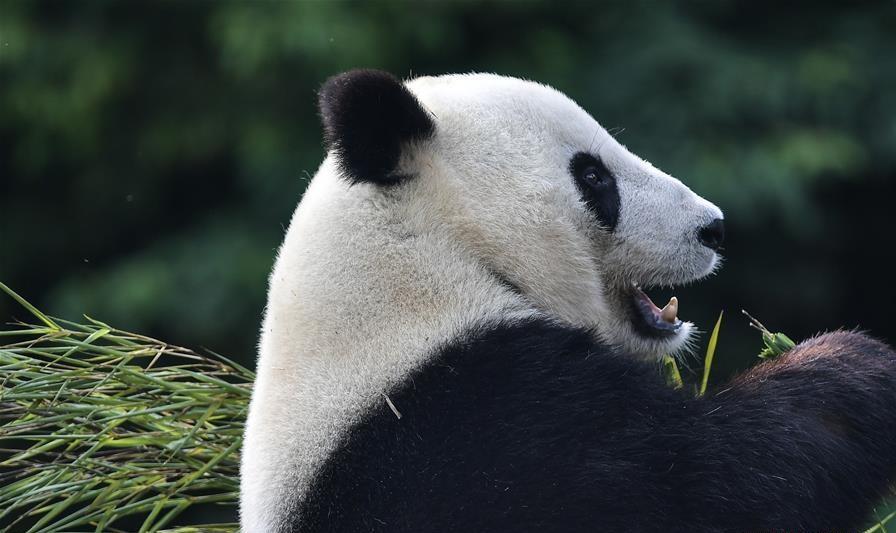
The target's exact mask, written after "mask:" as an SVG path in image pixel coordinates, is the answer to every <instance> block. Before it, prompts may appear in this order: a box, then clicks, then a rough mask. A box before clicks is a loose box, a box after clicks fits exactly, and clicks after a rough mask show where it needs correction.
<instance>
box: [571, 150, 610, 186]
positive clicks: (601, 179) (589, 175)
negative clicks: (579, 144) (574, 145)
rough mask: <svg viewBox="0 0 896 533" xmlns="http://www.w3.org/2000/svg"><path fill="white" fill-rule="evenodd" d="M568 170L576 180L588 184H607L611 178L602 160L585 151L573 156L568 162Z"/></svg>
mask: <svg viewBox="0 0 896 533" xmlns="http://www.w3.org/2000/svg"><path fill="white" fill-rule="evenodd" d="M569 170H570V172H571V173H572V175H573V176H575V178H576V180H579V181H584V182H585V183H587V184H589V185H601V184H607V183H609V182H610V181H611V180H612V175H610V171H609V170H608V169H607V167H606V166H604V164H603V162H601V161H600V160H599V159H597V158H596V157H594V156H593V155H591V154H588V153H585V152H579V153H577V154H576V155H574V156H573V158H572V160H571V161H570V162H569Z"/></svg>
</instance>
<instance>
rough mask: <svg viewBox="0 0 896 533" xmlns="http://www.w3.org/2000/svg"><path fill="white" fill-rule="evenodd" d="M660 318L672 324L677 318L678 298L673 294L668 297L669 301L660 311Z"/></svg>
mask: <svg viewBox="0 0 896 533" xmlns="http://www.w3.org/2000/svg"><path fill="white" fill-rule="evenodd" d="M660 318H662V319H663V321H665V322H668V323H670V324H674V323H675V321H676V320H678V298H676V297H674V296H673V297H672V298H669V303H667V304H666V307H663V310H662V311H660Z"/></svg>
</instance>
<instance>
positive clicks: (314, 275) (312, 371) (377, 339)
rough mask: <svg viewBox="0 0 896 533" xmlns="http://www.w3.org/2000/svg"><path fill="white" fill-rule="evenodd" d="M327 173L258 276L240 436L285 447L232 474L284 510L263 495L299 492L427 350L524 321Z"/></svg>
mask: <svg viewBox="0 0 896 533" xmlns="http://www.w3.org/2000/svg"><path fill="white" fill-rule="evenodd" d="M327 165H328V163H325V164H324V166H323V167H322V169H321V171H320V172H319V174H318V176H317V177H316V178H315V179H314V180H313V181H312V183H311V185H310V186H309V188H308V191H307V192H306V194H305V197H304V198H303V200H302V202H301V203H300V205H299V207H298V209H297V210H296V212H295V214H294V216H293V219H292V222H291V224H290V228H289V231H288V232H287V236H286V239H285V241H284V244H283V246H282V247H281V249H280V252H279V255H278V258H277V261H276V265H275V267H274V270H273V273H272V274H271V277H270V288H269V294H268V306H267V311H266V316H265V320H264V324H263V330H262V335H261V344H260V350H259V365H258V368H259V373H258V377H257V381H256V390H255V393H254V395H253V400H252V401H253V406H252V410H251V412H252V416H251V417H250V420H249V422H248V423H249V425H250V426H255V428H254V429H255V430H253V431H251V432H248V435H250V436H251V435H264V434H282V433H284V432H285V433H288V434H290V435H292V436H293V439H292V443H293V447H292V448H291V449H288V450H287V449H282V447H281V448H275V447H273V446H268V445H267V444H266V443H264V442H253V443H248V442H247V446H251V447H252V449H253V450H255V451H256V452H255V453H253V457H247V458H246V459H245V460H244V465H243V470H244V479H243V482H244V483H246V484H247V485H252V484H258V485H259V486H265V487H268V490H267V493H268V494H269V496H268V501H269V502H276V501H278V500H283V501H285V500H286V499H285V498H277V497H276V495H270V490H269V488H270V487H292V488H293V489H294V488H295V487H298V488H299V490H300V491H301V490H303V488H304V487H306V484H307V482H308V481H309V479H310V477H311V476H312V475H313V474H314V472H315V470H316V468H317V467H318V466H319V465H320V464H321V462H322V461H323V459H324V458H325V457H326V455H327V454H328V453H329V452H330V450H331V449H332V446H334V445H335V442H336V438H338V435H340V432H341V431H342V430H343V429H344V428H345V427H346V426H347V425H348V424H350V423H351V422H352V421H353V420H356V419H357V418H358V417H359V416H361V415H362V414H363V411H364V409H365V406H370V405H374V402H380V401H383V394H385V393H387V392H388V391H389V389H390V387H392V386H393V385H394V384H396V383H398V382H399V381H400V380H401V379H402V377H404V376H405V375H406V374H407V373H408V372H410V371H411V370H413V369H414V368H415V367H417V366H419V365H420V364H422V362H423V361H424V360H425V358H426V357H427V356H428V355H429V354H431V353H433V352H434V351H435V349H436V348H437V347H438V346H439V345H441V344H443V343H446V342H448V341H449V340H450V339H451V338H453V337H454V336H456V335H457V334H458V333H459V332H461V331H463V330H464V329H466V328H469V327H471V326H473V325H475V324H477V323H482V322H489V321H500V320H508V319H510V320H512V319H514V318H515V317H519V318H525V317H528V316H532V315H533V314H534V311H533V310H532V309H531V308H530V306H529V305H528V304H526V303H525V301H524V300H523V299H522V298H520V297H519V296H518V295H516V294H514V292H513V291H511V290H508V288H507V287H506V286H505V285H504V284H502V283H501V281H500V280H499V279H498V278H496V277H495V276H494V275H492V273H490V272H489V271H488V270H487V269H486V268H484V267H483V266H482V265H479V264H477V262H476V261H475V260H472V259H471V258H467V257H464V256H463V254H462V253H461V252H460V251H459V250H457V249H456V248H455V247H452V246H451V244H450V241H449V240H448V239H443V238H440V237H439V236H435V235H429V236H427V235H422V236H421V235H412V234H409V233H408V232H407V231H405V229H403V228H402V227H401V223H400V221H397V220H396V216H395V214H394V213H393V212H392V211H390V209H389V208H388V206H384V205H383V203H382V202H383V200H382V198H380V197H379V196H378V195H376V194H373V193H374V192H375V191H372V190H368V191H365V190H364V187H366V186H365V185H356V186H353V187H348V186H346V185H345V184H344V183H343V182H342V181H341V180H339V179H338V178H337V177H336V175H335V173H334V172H327ZM436 258H437V259H436ZM274 378H276V379H274ZM275 384H276V385H275ZM279 442H282V440H281V441H279ZM284 477H286V479H284ZM258 493H265V491H251V490H250V491H244V494H258ZM260 505H262V506H265V505H275V504H273V503H266V504H265V503H262V504H260ZM272 512H274V511H272Z"/></svg>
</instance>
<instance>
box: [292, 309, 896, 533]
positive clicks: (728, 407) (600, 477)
mask: <svg viewBox="0 0 896 533" xmlns="http://www.w3.org/2000/svg"><path fill="white" fill-rule="evenodd" d="M388 398H389V399H390V400H391V402H392V404H393V405H394V407H395V408H396V409H397V410H398V411H399V412H400V413H401V415H402V416H401V418H400V419H399V418H398V417H397V416H396V415H395V413H394V412H393V411H392V409H391V408H390V407H389V406H388V404H387V403H386V401H385V400H383V401H381V402H380V403H379V405H378V406H377V407H376V409H375V410H374V411H373V412H371V413H369V414H368V416H367V417H366V418H364V419H363V420H362V421H360V422H359V423H358V424H357V425H356V426H355V427H354V428H353V429H352V430H351V431H350V432H349V433H348V435H347V436H346V438H345V440H344V441H343V442H342V444H341V446H340V447H339V448H338V451H337V452H336V453H335V454H333V455H332V456H331V457H330V458H329V460H328V461H327V462H326V464H325V466H324V467H323V469H322V470H321V471H320V472H319V474H318V476H317V478H316V480H315V482H314V486H313V490H312V491H311V492H310V494H308V495H307V497H306V498H305V499H304V500H303V501H301V502H298V505H297V506H296V507H294V508H298V509H299V511H300V513H299V515H298V516H293V517H292V520H293V522H292V530H293V531H301V532H320V531H347V532H359V531H365V532H366V531H389V532H450V531H457V532H469V531H477V532H518V531H519V532H522V531H540V532H544V531H557V532H561V531H562V532H578V531H588V532H591V531H689V532H700V531H771V530H781V531H783V530H787V531H812V530H822V529H824V530H837V531H854V530H856V528H857V527H858V526H859V525H860V524H861V523H862V521H863V518H864V517H865V516H866V512H868V511H869V509H870V507H871V505H872V504H873V503H874V502H875V501H876V499H877V498H878V497H879V496H880V495H881V494H882V493H883V492H885V489H886V486H887V480H888V479H892V477H893V474H894V472H896V354H894V353H893V352H892V351H890V350H889V349H888V348H887V347H886V346H884V345H882V344H880V343H878V342H876V341H873V340H871V339H869V338H867V337H865V336H862V335H860V334H855V333H845V332H839V333H833V334H828V335H823V336H820V337H818V338H815V339H813V340H810V341H808V342H806V343H803V344H801V345H799V346H798V347H797V348H795V349H794V350H793V351H792V352H790V353H789V354H786V355H785V356H782V357H781V358H780V359H779V360H777V361H772V362H767V363H763V364H761V365H759V366H758V367H757V368H755V369H753V370H752V371H750V372H747V373H746V374H744V375H742V376H740V377H738V378H736V379H735V380H734V381H732V382H731V383H729V384H728V385H726V386H724V387H722V388H721V389H720V390H718V391H716V392H710V393H709V394H708V395H707V396H706V397H704V398H702V399H695V398H693V397H691V396H690V395H689V394H687V393H684V392H680V391H673V390H671V389H669V388H667V387H666V386H665V385H664V384H663V383H662V382H661V381H660V379H659V377H658V372H657V369H656V368H655V367H653V366H651V365H648V364H645V363H640V362H637V361H636V360H635V359H633V358H631V357H629V356H627V355H622V354H616V353H613V352H612V351H610V350H608V349H607V348H605V347H603V346H600V345H597V344H595V343H593V342H592V341H591V340H590V338H589V337H588V335H586V334H585V333H584V332H582V331H579V330H574V329H569V328H565V327H560V326H557V325H553V324H551V323H548V322H546V321H531V322H527V323H523V324H519V325H515V326H500V327H494V328H484V329H481V330H479V331H474V332H472V333H470V334H469V335H468V336H466V337H464V338H463V339H462V340H459V341H457V342H456V343H455V344H452V345H450V346H447V347H445V348H444V349H442V350H441V351H440V352H439V353H437V354H434V358H433V359H431V360H430V361H429V362H428V363H427V364H425V365H424V366H423V367H422V368H420V369H418V370H417V371H416V372H415V373H413V375H412V376H410V377H409V379H407V381H406V383H405V384H404V385H403V386H401V387H400V388H398V389H396V390H393V391H391V392H390V393H389V395H388ZM299 516H301V520H298V517H299Z"/></svg>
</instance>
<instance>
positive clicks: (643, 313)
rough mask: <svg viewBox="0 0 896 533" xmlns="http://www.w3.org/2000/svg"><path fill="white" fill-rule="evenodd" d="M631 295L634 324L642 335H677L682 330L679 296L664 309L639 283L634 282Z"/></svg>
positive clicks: (670, 300)
mask: <svg viewBox="0 0 896 533" xmlns="http://www.w3.org/2000/svg"><path fill="white" fill-rule="evenodd" d="M629 296H630V297H629V301H630V302H631V312H632V325H633V326H634V329H635V331H636V332H638V333H639V334H640V335H643V336H645V337H655V338H665V337H672V336H675V335H676V334H677V333H678V331H679V330H681V325H682V324H683V322H682V321H681V320H679V319H678V298H676V297H675V296H673V297H672V298H670V299H669V303H667V304H666V306H665V307H663V308H662V309H660V308H659V307H657V305H656V304H655V303H653V300H651V299H650V297H649V296H647V293H645V292H644V291H643V290H642V289H641V287H639V286H638V285H637V284H632V288H631V293H630V295H629Z"/></svg>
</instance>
